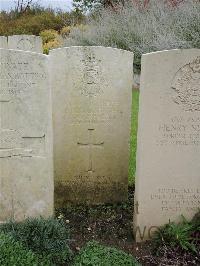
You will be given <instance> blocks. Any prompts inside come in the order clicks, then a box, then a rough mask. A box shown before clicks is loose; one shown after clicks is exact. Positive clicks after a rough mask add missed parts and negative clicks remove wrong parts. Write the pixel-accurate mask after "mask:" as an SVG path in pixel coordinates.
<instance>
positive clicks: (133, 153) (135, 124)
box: [129, 90, 139, 185]
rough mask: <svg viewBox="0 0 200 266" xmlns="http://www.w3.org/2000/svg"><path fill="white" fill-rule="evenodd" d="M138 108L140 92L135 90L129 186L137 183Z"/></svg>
mask: <svg viewBox="0 0 200 266" xmlns="http://www.w3.org/2000/svg"><path fill="white" fill-rule="evenodd" d="M138 107H139V91H138V90H133V96H132V118H131V140H130V144H131V148H130V161H129V185H132V184H134V182H135V169H136V149H137V127H138Z"/></svg>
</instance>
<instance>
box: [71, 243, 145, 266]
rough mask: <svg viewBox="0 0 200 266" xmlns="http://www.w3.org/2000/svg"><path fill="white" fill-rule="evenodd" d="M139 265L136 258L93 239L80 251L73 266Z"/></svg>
mask: <svg viewBox="0 0 200 266" xmlns="http://www.w3.org/2000/svg"><path fill="white" fill-rule="evenodd" d="M122 265H126V266H139V265H140V264H139V263H138V262H137V261H136V259H135V258H134V257H133V256H131V255H129V254H127V253H125V252H123V251H121V250H118V249H116V248H112V247H105V246H102V245H100V244H99V243H98V242H96V241H91V242H88V243H87V244H86V246H85V247H84V248H83V249H82V250H81V251H80V253H79V254H78V255H77V257H76V258H75V260H74V264H73V266H122Z"/></svg>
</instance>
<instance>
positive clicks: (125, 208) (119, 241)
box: [57, 187, 200, 266]
mask: <svg viewBox="0 0 200 266" xmlns="http://www.w3.org/2000/svg"><path fill="white" fill-rule="evenodd" d="M133 199H134V188H132V187H130V188H129V197H128V201H127V202H126V203H123V204H116V205H101V206H93V207H91V206H90V207H89V206H83V205H81V206H68V208H66V209H62V210H60V209H59V210H58V211H57V216H59V215H62V216H64V219H65V220H66V222H67V223H68V224H69V226H70V230H71V238H72V242H71V248H72V250H73V251H74V252H75V253H76V252H77V253H78V251H79V250H80V249H81V248H82V247H83V246H84V245H85V244H86V242H88V241H91V240H96V241H98V242H99V243H101V244H104V245H107V246H112V247H116V248H118V249H121V250H123V251H125V252H127V253H130V254H132V255H133V256H134V257H136V258H137V260H138V261H139V262H140V263H141V264H142V265H152V266H153V265H163V266H165V265H166V266H168V265H173V266H175V265H176V266H181V265H184V266H185V265H200V254H199V256H194V255H192V254H191V253H187V252H186V253H184V254H183V253H182V252H181V251H180V250H170V249H167V248H166V249H165V248H162V249H161V250H160V255H159V256H156V255H155V254H153V252H152V243H151V242H150V241H149V242H146V243H142V244H136V243H135V242H134V238H133V229H132V225H133V202H134V200H133Z"/></svg>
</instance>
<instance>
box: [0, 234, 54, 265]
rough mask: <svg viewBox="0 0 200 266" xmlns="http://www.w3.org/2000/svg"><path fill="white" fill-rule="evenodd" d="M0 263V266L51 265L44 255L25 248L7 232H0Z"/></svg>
mask: <svg viewBox="0 0 200 266" xmlns="http://www.w3.org/2000/svg"><path fill="white" fill-rule="evenodd" d="M0 265H1V266H11V265H13V266H14V265H16V266H25V265H26V266H33V265H34V266H39V265H40V266H51V265H52V264H51V263H50V261H49V260H48V259H47V258H45V256H44V257H43V258H42V257H39V256H38V255H37V254H35V253H34V252H32V251H31V250H29V249H27V248H25V247H24V246H23V245H22V244H21V243H20V242H17V241H15V239H14V238H13V237H12V236H11V235H8V234H3V233H0Z"/></svg>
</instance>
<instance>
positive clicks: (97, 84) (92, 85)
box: [81, 50, 104, 97]
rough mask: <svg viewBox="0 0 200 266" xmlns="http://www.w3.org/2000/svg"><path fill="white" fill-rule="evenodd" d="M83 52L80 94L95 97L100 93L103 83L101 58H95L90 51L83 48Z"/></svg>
mask: <svg viewBox="0 0 200 266" xmlns="http://www.w3.org/2000/svg"><path fill="white" fill-rule="evenodd" d="M83 54H84V55H83V59H82V67H83V80H82V88H81V94H82V95H84V96H88V97H95V96H97V95H99V94H101V93H102V86H103V84H104V79H103V73H102V69H101V60H99V59H97V58H96V57H95V54H94V53H93V52H92V51H88V50H84V53H83Z"/></svg>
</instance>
